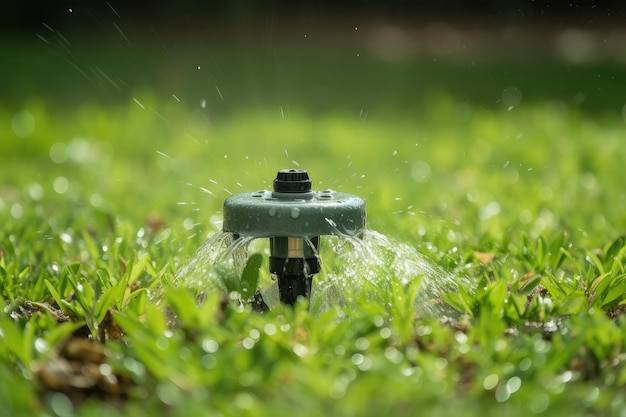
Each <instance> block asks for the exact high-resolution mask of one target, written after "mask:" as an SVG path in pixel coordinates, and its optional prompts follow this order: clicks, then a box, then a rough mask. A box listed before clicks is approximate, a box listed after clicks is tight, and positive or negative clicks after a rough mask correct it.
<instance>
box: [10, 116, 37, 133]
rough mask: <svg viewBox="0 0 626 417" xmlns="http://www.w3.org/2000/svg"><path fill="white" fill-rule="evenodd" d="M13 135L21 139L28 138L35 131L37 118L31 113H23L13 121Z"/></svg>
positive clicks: (14, 117)
mask: <svg viewBox="0 0 626 417" xmlns="http://www.w3.org/2000/svg"><path fill="white" fill-rule="evenodd" d="M11 127H12V128H13V133H15V135H16V136H19V137H20V138H27V137H29V136H30V135H32V134H33V132H34V131H35V116H33V115H32V114H31V113H30V112H27V111H21V112H19V113H17V114H16V115H15V116H13V120H12V121H11Z"/></svg>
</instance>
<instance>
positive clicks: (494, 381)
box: [483, 374, 498, 391]
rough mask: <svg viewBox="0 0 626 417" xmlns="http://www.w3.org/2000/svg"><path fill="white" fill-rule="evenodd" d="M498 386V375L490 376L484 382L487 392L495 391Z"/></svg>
mask: <svg viewBox="0 0 626 417" xmlns="http://www.w3.org/2000/svg"><path fill="white" fill-rule="evenodd" d="M496 385H498V375H496V374H489V375H487V376H486V377H485V379H484V380H483V388H484V389H485V390H487V391H490V390H492V389H494V388H495V387H496Z"/></svg>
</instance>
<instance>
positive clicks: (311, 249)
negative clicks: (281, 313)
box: [270, 237, 320, 305]
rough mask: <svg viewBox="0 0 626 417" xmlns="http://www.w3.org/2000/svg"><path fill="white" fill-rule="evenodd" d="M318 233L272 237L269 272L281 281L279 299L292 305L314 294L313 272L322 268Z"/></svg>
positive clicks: (315, 272)
mask: <svg viewBox="0 0 626 417" xmlns="http://www.w3.org/2000/svg"><path fill="white" fill-rule="evenodd" d="M318 249H319V237H314V238H312V239H310V240H309V241H306V240H305V239H302V238H295V237H273V238H270V253H271V256H270V273H271V274H273V276H274V277H275V278H276V280H277V281H278V293H279V297H280V301H281V302H283V303H285V304H289V305H293V304H294V303H295V302H296V301H297V300H298V297H305V298H308V297H309V296H310V295H311V284H312V281H313V275H315V274H317V273H318V272H319V271H320V261H319V257H318V256H317V251H318Z"/></svg>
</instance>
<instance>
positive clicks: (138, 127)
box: [0, 28, 626, 417]
mask: <svg viewBox="0 0 626 417" xmlns="http://www.w3.org/2000/svg"><path fill="white" fill-rule="evenodd" d="M52 29H54V28H52ZM137 30H138V31H139V29H137ZM291 30H294V31H297V30H296V29H294V28H291ZM363 30H364V29H363V28H361V31H363ZM121 33H122V31H121V30H120V31H119V33H118V32H117V31H113V30H111V31H110V32H107V33H106V34H107V35H109V36H108V37H106V36H105V37H96V38H93V39H92V38H88V37H86V38H81V37H79V36H78V35H74V34H64V35H62V34H59V33H58V32H54V31H53V30H48V29H46V28H43V29H42V30H41V31H40V32H39V34H38V35H39V37H37V36H31V37H25V38H23V39H17V40H16V39H12V40H11V41H8V40H7V39H6V38H5V39H3V40H1V41H0V51H3V56H10V57H11V58H12V59H11V60H10V62H8V63H6V64H5V65H4V68H3V69H2V70H0V74H1V75H2V79H3V80H5V84H7V85H6V94H5V95H4V98H3V100H2V101H1V102H0V121H1V122H2V123H0V138H2V140H0V155H2V164H1V165H0V178H2V182H1V183H0V224H1V225H2V227H0V300H1V302H2V303H3V306H4V312H3V313H2V314H1V315H0V374H1V375H2V376H1V377H0V403H1V404H3V405H2V410H0V415H7V416H27V415H28V416H30V415H42V416H44V415H45V416H60V417H64V416H70V415H84V416H87V415H92V414H93V413H94V412H97V413H98V415H101V416H118V415H137V414H141V415H143V414H147V413H152V414H154V415H167V416H189V415H242V416H247V415H286V414H292V415H359V416H363V415H372V416H374V415H401V414H404V415H408V414H411V415H446V414H451V413H455V414H460V415H468V416H471V415H480V416H484V415H502V414H505V415H512V416H513V415H520V416H521V415H524V416H526V415H529V414H540V413H550V414H551V415H566V416H574V415H624V413H625V412H626V411H624V410H626V406H625V404H624V398H623V390H624V386H625V385H626V367H625V365H624V359H625V358H626V353H625V348H624V347H625V344H626V332H624V330H625V327H626V320H625V319H624V314H623V313H624V307H623V306H624V304H625V303H626V271H625V268H626V238H625V237H624V232H625V231H626V217H625V216H624V212H625V209H626V191H625V190H624V187H623V183H622V177H621V175H620V174H619V173H620V172H623V167H624V166H625V164H626V147H624V146H623V141H624V139H625V138H626V110H624V109H625V108H626V107H624V105H625V104H626V102H625V101H624V97H626V94H625V93H626V87H625V86H626V84H625V83H624V79H625V77H626V68H625V67H624V65H623V62H620V60H619V59H617V58H615V59H611V58H606V59H598V60H590V61H585V62H571V61H567V60H564V59H561V58H559V57H558V56H553V55H550V54H543V55H542V54H537V55H531V56H526V55H524V56H521V57H517V56H515V54H500V55H498V54H486V53H485V54H478V53H475V54H474V55H472V53H469V54H467V55H462V56H459V55H449V56H439V55H429V54H418V55H415V56H410V57H406V59H402V60H391V61H390V60H388V59H387V60H386V59H383V58H384V57H381V56H378V55H376V54H375V53H374V52H372V51H371V50H369V49H367V48H365V47H363V48H361V47H360V46H359V45H360V44H359V43H358V42H357V43H356V44H352V43H350V42H346V43H345V44H341V43H340V44H338V45H332V47H331V46H330V45H327V44H324V43H323V42H321V41H320V42H319V43H311V44H308V43H305V42H304V41H302V40H300V41H295V40H294V41H293V42H291V43H290V42H289V41H283V42H275V40H273V39H270V41H268V40H267V38H263V37H261V38H260V39H253V38H250V37H248V38H245V39H246V42H243V41H242V42H234V41H233V43H228V44H224V43H223V42H221V41H219V39H217V36H214V37H213V38H210V39H211V41H202V40H201V39H202V38H200V37H196V38H192V39H188V40H187V39H176V38H175V37H174V38H166V41H163V42H157V41H156V40H155V39H149V36H147V35H146V34H150V33H158V32H150V31H148V30H147V29H146V30H145V31H143V32H141V33H142V34H143V35H144V37H143V38H142V39H139V40H136V38H133V34H134V33H128V32H126V33H125V34H124V35H125V36H124V37H126V38H129V39H126V41H128V42H125V41H124V37H120V34H121ZM135 35H136V33H135ZM155 36H156V35H155ZM311 37H312V36H311ZM146 38H148V39H146ZM292 167H300V168H305V169H307V170H308V171H309V174H310V175H311V177H312V179H313V184H314V187H315V188H316V189H324V188H331V189H335V190H338V191H343V192H347V193H351V194H356V195H359V196H361V197H362V198H364V200H365V201H366V205H367V211H368V228H369V229H371V230H373V231H376V233H380V234H382V235H378V234H376V233H374V234H373V236H378V238H376V239H374V240H375V242H374V243H371V244H372V245H375V249H376V254H377V255H376V256H375V257H374V258H375V259H374V261H375V262H374V261H372V260H371V259H369V260H367V259H364V258H363V257H361V258H359V257H358V256H356V257H355V256H350V253H349V252H350V250H349V248H348V249H346V248H343V249H342V250H344V251H347V252H348V253H347V254H346V253H343V254H339V255H335V254H333V248H335V247H336V246H341V244H340V243H341V242H337V241H334V240H328V241H324V242H323V244H324V245H325V246H324V251H323V252H322V258H323V259H322V260H323V262H324V271H323V272H322V274H320V276H319V279H318V280H317V281H314V286H315V285H316V283H317V284H318V285H320V286H324V285H332V284H333V283H332V280H333V279H336V280H337V281H338V282H340V284H337V285H336V286H335V287H333V288H335V290H334V291H335V293H333V292H323V291H320V294H321V296H320V297H327V298H328V299H324V300H322V301H324V302H323V303H322V304H323V305H324V307H323V308H322V307H320V305H321V304H320V302H319V298H320V297H318V302H316V303H313V302H312V303H311V305H310V306H308V305H307V303H306V302H303V303H301V304H299V305H297V306H296V307H295V308H289V307H284V306H280V305H278V306H275V307H274V308H273V309H271V310H270V311H268V312H266V313H263V314H261V313H259V312H256V311H254V310H253V308H252V306H251V305H250V303H248V302H247V300H246V299H245V298H244V297H242V296H241V295H238V294H236V293H228V292H224V291H220V290H219V285H218V286H209V285H208V286H207V287H206V288H201V287H199V286H198V285H187V283H189V282H190V280H188V279H187V278H188V277H186V276H185V275H184V274H181V273H180V272H179V271H181V269H182V268H183V267H184V266H185V265H187V264H188V263H189V262H191V261H193V260H194V259H196V258H197V254H196V251H197V250H198V249H199V248H201V247H202V245H203V243H204V242H205V241H206V240H207V239H208V238H209V236H211V235H213V234H214V233H216V232H218V231H219V230H220V221H221V209H222V203H223V200H224V199H225V198H226V197H227V196H228V195H230V194H231V193H238V192H243V191H254V190H257V189H269V188H270V187H271V182H272V180H273V179H274V177H275V174H276V171H277V170H278V169H281V168H292ZM259 250H260V251H261V252H263V250H264V248H263V246H262V245H260V247H259ZM353 250H355V251H357V248H353ZM265 258H266V257H265ZM251 259H257V258H255V257H252V258H251ZM355 259H356V261H355ZM378 261H380V263H376V262H378ZM404 261H406V262H405V263H403V262H404ZM342 262H343V263H344V264H341V265H338V264H337V263H342ZM346 262H347V263H350V262H354V265H352V264H349V265H346V264H345V263H346ZM360 262H363V264H359V263H360ZM411 262H413V263H411ZM417 264H419V265H422V264H427V265H430V266H431V267H432V268H420V267H418V268H413V267H411V265H417ZM402 265H409V266H408V267H406V266H405V267H403V266H402ZM371 266H375V267H376V268H372V269H369V267H371ZM207 267H208V268H210V267H211V265H207ZM350 267H354V268H353V269H354V270H356V272H354V271H353V272H351V273H349V272H348V270H350V269H351V268H350ZM266 269H267V259H265V260H264V261H263V265H262V268H261V276H262V277H261V278H262V282H266V281H264V280H265V279H266V278H267V277H265V275H267V273H266V272H264V271H265V270H266ZM254 273H256V272H254ZM342 274H343V275H342ZM372 275H373V276H374V279H373V280H372V279H366V278H365V276H368V277H371V276H372ZM444 278H445V279H444ZM438 280H440V281H438ZM194 282H196V283H197V282H198V281H194ZM199 282H203V281H202V280H201V281H199ZM433 288H434V290H433ZM424 304H428V305H430V306H435V307H432V308H424Z"/></svg>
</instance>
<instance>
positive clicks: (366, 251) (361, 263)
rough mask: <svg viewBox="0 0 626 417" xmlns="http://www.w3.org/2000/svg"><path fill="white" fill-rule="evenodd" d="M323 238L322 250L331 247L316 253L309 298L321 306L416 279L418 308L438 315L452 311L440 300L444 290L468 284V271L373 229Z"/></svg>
mask: <svg viewBox="0 0 626 417" xmlns="http://www.w3.org/2000/svg"><path fill="white" fill-rule="evenodd" d="M324 243H326V245H325V246H326V250H324V249H325V248H324V247H323V248H322V252H331V253H322V254H321V255H320V256H321V258H322V260H323V264H322V265H323V269H322V273H321V274H320V277H319V279H318V278H316V281H314V282H315V285H316V290H317V291H316V292H315V293H314V294H313V300H312V304H315V303H318V304H319V307H318V308H320V309H321V310H325V309H327V308H329V307H331V305H330V304H331V303H332V302H333V301H334V302H337V301H339V302H341V303H350V302H352V299H353V298H354V297H359V298H360V299H361V302H363V301H365V302H375V301H379V300H380V297H379V295H380V293H382V292H388V291H389V289H390V287H391V286H393V285H399V286H401V287H402V288H405V289H406V288H408V287H409V286H411V285H412V284H414V283H416V281H417V283H418V284H419V290H418V292H417V297H416V299H415V308H416V313H417V314H419V315H421V316H427V317H438V316H443V315H447V314H452V313H453V310H452V308H451V307H449V306H448V305H446V304H445V303H444V302H443V301H442V297H443V294H445V293H447V292H454V291H456V290H457V289H458V287H459V285H468V280H467V278H466V277H464V276H462V275H459V274H455V272H454V271H448V270H446V269H444V268H443V267H441V266H440V265H438V264H437V263H436V262H435V261H434V260H432V259H430V258H428V257H427V256H425V255H424V254H422V253H420V252H419V250H418V249H417V248H415V247H413V246H411V245H408V244H406V243H403V242H399V241H397V240H395V239H393V238H390V237H388V236H386V235H384V234H382V233H379V232H376V231H374V230H365V231H364V232H363V236H362V238H355V237H342V238H334V237H333V238H329V239H327V240H326V241H325V242H324ZM333 254H334V256H333ZM329 258H332V259H329ZM316 298H317V299H316Z"/></svg>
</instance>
